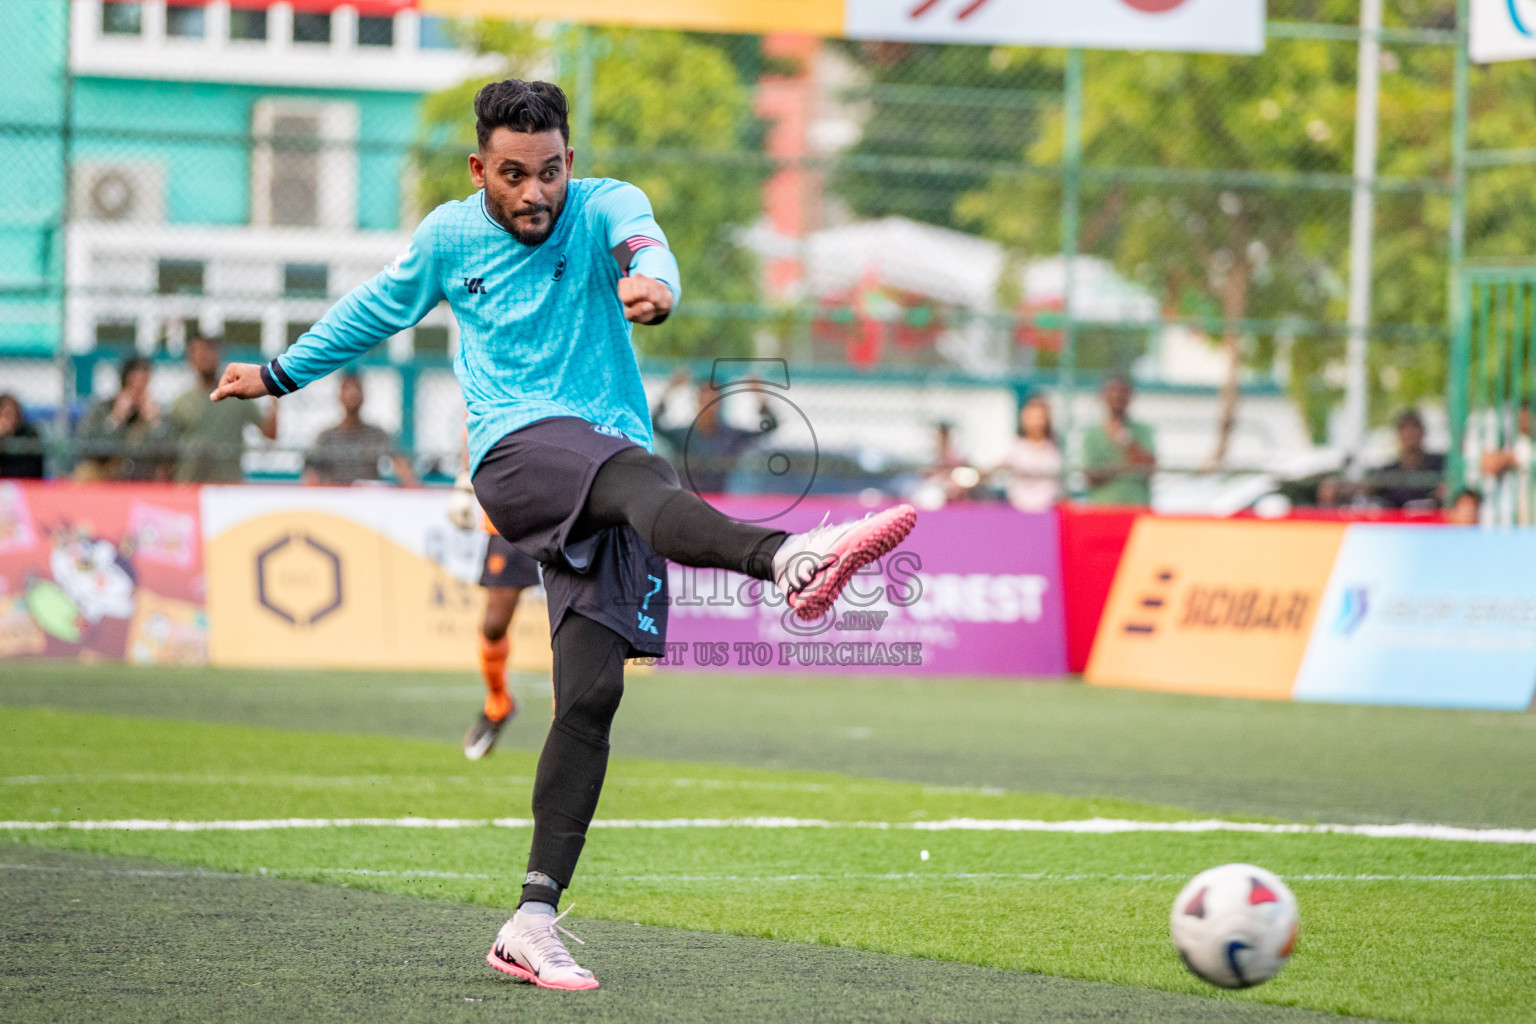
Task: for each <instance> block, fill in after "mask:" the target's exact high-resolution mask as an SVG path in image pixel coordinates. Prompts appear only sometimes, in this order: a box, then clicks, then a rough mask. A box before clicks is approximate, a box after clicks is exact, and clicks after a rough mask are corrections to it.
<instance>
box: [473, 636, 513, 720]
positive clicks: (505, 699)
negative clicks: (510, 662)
mask: <svg viewBox="0 0 1536 1024" xmlns="http://www.w3.org/2000/svg"><path fill="white" fill-rule="evenodd" d="M511 650H512V643H511V641H510V640H509V639H508V638H507V637H502V638H501V639H500V640H497V641H496V642H495V643H492V642H491V641H489V640H487V639H486V638H485V637H483V636H482V637H481V638H480V671H481V673H482V674H483V675H484V676H485V689H486V691H487V692H486V695H485V715H486V717H487V718H489V719H491V720H492V721H496V722H499V721H501V720H502V719H503V718H506V717H507V715H509V714H511V713H512V706H513V703H514V702H513V700H512V695H511V694H510V693H508V692H507V655H508V654H509V653H510V652H511Z"/></svg>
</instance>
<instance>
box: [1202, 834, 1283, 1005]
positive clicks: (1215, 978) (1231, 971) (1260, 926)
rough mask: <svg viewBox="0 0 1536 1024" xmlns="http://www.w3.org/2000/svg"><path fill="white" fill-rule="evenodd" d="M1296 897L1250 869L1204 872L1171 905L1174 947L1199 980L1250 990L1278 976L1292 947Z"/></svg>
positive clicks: (1242, 866)
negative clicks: (1251, 987) (1253, 986)
mask: <svg viewBox="0 0 1536 1024" xmlns="http://www.w3.org/2000/svg"><path fill="white" fill-rule="evenodd" d="M1299 925H1300V922H1299V920H1298V918H1297V914H1296V897H1295V896H1292V895H1291V890H1289V889H1287V888H1286V887H1285V883H1284V882H1282V881H1280V879H1279V877H1277V876H1276V875H1273V874H1271V873H1270V872H1268V871H1265V870H1264V869H1263V868H1260V867H1254V866H1253V865H1252V864H1223V865H1222V866H1221V867H1219V868H1211V869H1210V870H1209V871H1202V872H1200V873H1199V874H1198V875H1196V876H1195V877H1194V878H1192V879H1190V882H1189V884H1188V885H1186V886H1185V887H1184V890H1183V891H1182V892H1180V893H1179V898H1178V899H1176V900H1174V901H1173V920H1172V931H1173V945H1174V948H1176V949H1177V950H1178V951H1179V956H1181V957H1183V958H1184V964H1185V966H1187V967H1188V968H1189V969H1190V970H1191V971H1193V972H1194V974H1195V976H1196V977H1197V978H1201V979H1203V980H1205V981H1208V982H1210V983H1211V984H1212V985H1218V986H1220V987H1221V988H1248V987H1249V986H1252V985H1257V984H1260V983H1261V982H1265V981H1268V980H1269V979H1270V978H1273V977H1274V976H1275V975H1277V974H1279V973H1280V968H1282V967H1284V966H1285V964H1286V961H1288V960H1289V959H1290V958H1291V950H1292V949H1293V948H1294V947H1295V945H1296V934H1297V929H1298V927H1299Z"/></svg>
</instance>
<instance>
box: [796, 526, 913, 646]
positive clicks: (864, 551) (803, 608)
mask: <svg viewBox="0 0 1536 1024" xmlns="http://www.w3.org/2000/svg"><path fill="white" fill-rule="evenodd" d="M916 525H917V509H915V508H913V507H912V506H911V505H897V506H896V507H895V508H890V509H886V510H885V511H884V512H882V513H880V514H879V515H877V516H874V517H873V518H871V519H870V521H869V522H868V523H867V524H864V525H862V526H861V527H859V528H858V529H857V530H856V531H854V535H853V536H852V537H850V538H849V544H850V546H849V548H848V549H847V550H846V551H845V552H844V553H843V554H842V555H841V557H839V558H838V560H837V563H836V564H835V565H833V566H832V568H830V569H828V570H827V575H826V577H825V578H824V579H822V581H821V582H819V583H816V584H815V590H814V591H813V592H812V593H811V594H810V595H809V596H807V597H805V598H803V599H802V600H801V601H800V603H799V604H797V605H795V616H796V617H797V618H800V619H804V620H806V621H807V622H809V621H810V620H811V619H814V618H816V617H817V616H818V615H821V614H822V613H823V612H825V611H826V610H827V609H828V608H830V607H832V602H834V601H836V600H837V596H838V595H839V594H841V593H842V592H843V587H845V586H847V585H848V581H849V579H851V578H852V577H853V574H854V573H856V572H858V571H859V570H860V569H862V568H864V567H865V566H866V565H868V564H869V563H870V562H873V561H874V560H875V559H877V558H879V557H880V556H881V555H883V554H885V553H886V552H888V551H890V550H891V549H892V548H894V547H895V546H896V545H898V544H900V543H901V542H902V541H903V540H905V539H906V537H907V534H909V533H911V532H912V527H914V526H916Z"/></svg>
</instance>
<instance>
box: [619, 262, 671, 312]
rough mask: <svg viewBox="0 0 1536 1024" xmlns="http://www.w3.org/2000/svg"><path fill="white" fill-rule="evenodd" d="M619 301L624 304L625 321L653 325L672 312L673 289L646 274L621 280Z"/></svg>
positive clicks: (632, 275) (633, 275) (634, 275)
mask: <svg viewBox="0 0 1536 1024" xmlns="http://www.w3.org/2000/svg"><path fill="white" fill-rule="evenodd" d="M619 301H620V302H622V303H624V319H626V320H633V321H634V322H635V323H637V324H653V323H655V322H656V321H658V320H660V319H661V318H662V317H664V316H666V315H667V314H668V313H670V312H672V289H671V288H668V287H667V286H666V285H664V284H662V283H661V282H660V281H658V280H656V279H655V278H654V277H646V276H645V275H644V274H631V275H630V276H628V277H621V278H619Z"/></svg>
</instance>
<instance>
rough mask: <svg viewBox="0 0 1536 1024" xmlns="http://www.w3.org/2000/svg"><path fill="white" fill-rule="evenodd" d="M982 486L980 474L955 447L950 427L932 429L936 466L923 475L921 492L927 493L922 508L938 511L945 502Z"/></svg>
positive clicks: (949, 425)
mask: <svg viewBox="0 0 1536 1024" xmlns="http://www.w3.org/2000/svg"><path fill="white" fill-rule="evenodd" d="M980 483H981V472H980V471H979V470H977V469H976V467H974V466H972V465H971V464H970V463H969V462H967V461H966V458H965V456H964V455H962V454H960V449H959V448H958V447H957V446H956V445H955V428H954V424H951V423H942V422H941V423H935V424H934V425H933V463H932V464H931V465H930V466H929V468H928V470H927V472H926V473H924V475H923V483H922V485H921V490H922V491H924V492H927V493H926V495H925V498H924V500H923V501H921V502H919V507H926V508H938V507H939V506H941V505H942V504H943V503H944V502H946V501H958V500H959V499H961V498H965V497H968V496H970V495H971V492H972V491H973V490H974V489H975V488H976V487H977V486H978V485H979V484H980Z"/></svg>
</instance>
